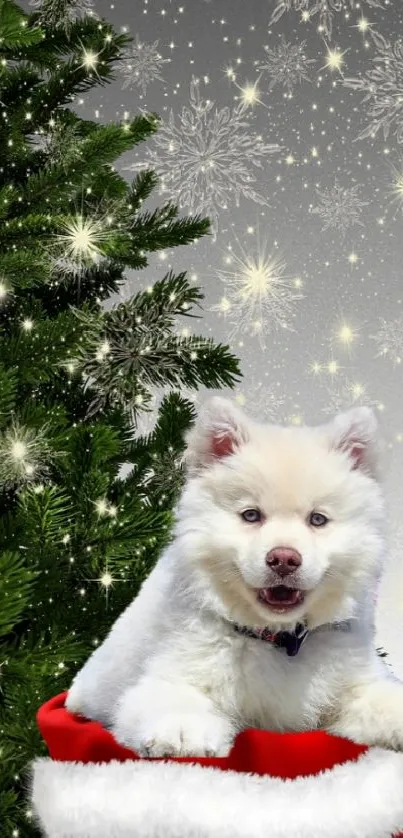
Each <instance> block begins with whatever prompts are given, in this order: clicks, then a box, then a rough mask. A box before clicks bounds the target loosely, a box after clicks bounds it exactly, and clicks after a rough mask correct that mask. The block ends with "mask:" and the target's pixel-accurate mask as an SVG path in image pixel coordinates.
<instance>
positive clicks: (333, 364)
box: [327, 361, 339, 375]
mask: <svg viewBox="0 0 403 838" xmlns="http://www.w3.org/2000/svg"><path fill="white" fill-rule="evenodd" d="M327 371H328V373H330V375H337V373H338V372H339V365H338V363H337V361H329V363H328V365H327Z"/></svg>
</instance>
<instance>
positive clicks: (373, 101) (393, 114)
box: [344, 32, 403, 143]
mask: <svg viewBox="0 0 403 838" xmlns="http://www.w3.org/2000/svg"><path fill="white" fill-rule="evenodd" d="M371 35H372V38H373V40H374V42H375V44H376V46H377V47H378V50H379V51H378V54H377V55H376V56H375V58H373V59H372V61H373V65H374V66H373V67H372V68H371V69H370V70H367V72H366V73H364V74H363V75H362V76H361V77H360V78H346V79H344V85H345V86H346V87H349V88H351V89H352V90H357V91H358V92H359V93H365V94H366V95H365V96H364V99H363V100H362V103H363V104H364V103H367V102H368V103H369V105H368V118H369V122H368V125H367V126H366V127H365V128H364V129H363V131H361V133H360V134H359V135H358V137H357V140H364V139H366V138H367V137H375V135H376V134H377V133H378V131H382V132H383V137H384V139H385V140H386V139H387V138H388V137H389V134H390V133H391V132H392V134H394V135H395V136H396V140H397V142H398V143H402V142H403V40H401V39H399V40H398V41H395V42H394V43H393V44H391V43H390V41H387V40H386V38H384V37H383V36H382V35H380V34H379V33H378V32H376V33H375V32H371Z"/></svg>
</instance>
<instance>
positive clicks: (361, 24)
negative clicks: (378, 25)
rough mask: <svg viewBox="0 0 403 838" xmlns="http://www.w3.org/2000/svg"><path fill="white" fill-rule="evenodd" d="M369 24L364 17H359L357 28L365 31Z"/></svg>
mask: <svg viewBox="0 0 403 838" xmlns="http://www.w3.org/2000/svg"><path fill="white" fill-rule="evenodd" d="M370 25H371V24H370V22H369V20H367V19H366V18H365V17H362V18H360V20H359V21H358V23H357V29H358V30H359V31H360V32H367V31H368V29H369V27H370Z"/></svg>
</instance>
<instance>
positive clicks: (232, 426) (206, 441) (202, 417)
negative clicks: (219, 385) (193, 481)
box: [182, 396, 253, 475]
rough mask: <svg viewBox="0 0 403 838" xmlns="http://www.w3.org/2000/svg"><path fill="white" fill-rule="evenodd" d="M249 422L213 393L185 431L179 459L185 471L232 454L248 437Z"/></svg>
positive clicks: (240, 412)
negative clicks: (181, 457)
mask: <svg viewBox="0 0 403 838" xmlns="http://www.w3.org/2000/svg"><path fill="white" fill-rule="evenodd" d="M252 424H253V421H252V420H251V419H248V418H247V416H245V414H244V413H243V412H242V410H240V409H239V408H238V407H236V405H234V404H233V403H232V402H231V401H230V400H229V399H225V398H223V397H222V396H213V397H212V398H210V399H208V401H206V402H205V403H204V405H203V406H202V407H201V409H200V411H199V414H198V416H197V419H196V421H195V422H194V424H193V425H192V427H191V428H189V430H188V431H186V433H185V436H184V439H185V442H186V449H185V452H184V455H183V460H182V462H183V463H184V464H185V466H186V469H187V471H188V473H189V474H193V475H194V474H197V473H198V472H199V471H200V470H201V469H203V468H205V467H206V466H207V465H209V464H212V463H214V462H216V461H217V460H220V459H222V458H224V457H227V456H229V455H230V454H233V453H234V452H235V451H236V450H237V449H238V448H240V447H241V446H242V445H243V444H244V443H245V442H247V441H248V440H249V439H250V431H251V426H252Z"/></svg>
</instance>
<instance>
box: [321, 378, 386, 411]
mask: <svg viewBox="0 0 403 838" xmlns="http://www.w3.org/2000/svg"><path fill="white" fill-rule="evenodd" d="M324 385H325V388H326V391H327V400H326V405H325V407H324V411H323V412H324V413H327V414H334V413H339V412H340V411H341V410H347V409H348V408H350V407H354V406H355V405H358V404H360V405H364V404H365V405H371V406H374V405H375V404H376V402H374V400H373V399H371V397H370V396H369V395H368V392H367V387H366V386H365V384H362V382H358V381H350V380H349V379H348V378H347V377H345V376H343V377H341V378H340V377H338V378H333V379H331V380H330V381H328V382H326V381H325V382H324Z"/></svg>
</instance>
